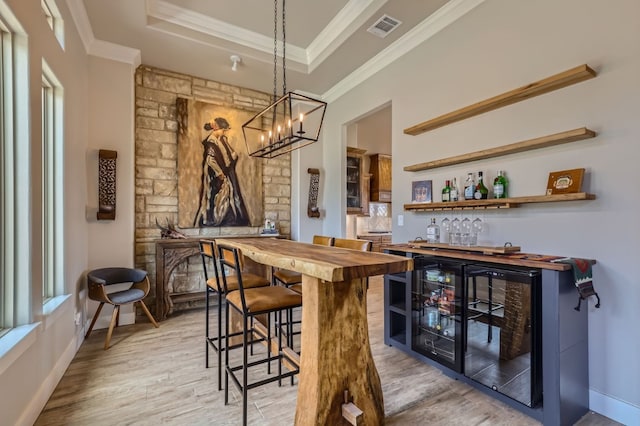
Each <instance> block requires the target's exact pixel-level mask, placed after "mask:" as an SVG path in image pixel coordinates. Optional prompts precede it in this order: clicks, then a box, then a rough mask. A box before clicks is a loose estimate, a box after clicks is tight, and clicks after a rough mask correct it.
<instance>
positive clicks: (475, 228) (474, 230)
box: [471, 217, 484, 245]
mask: <svg viewBox="0 0 640 426" xmlns="http://www.w3.org/2000/svg"><path fill="white" fill-rule="evenodd" d="M483 227H484V223H483V222H482V220H480V218H479V217H476V218H475V219H474V220H473V222H471V234H472V235H473V245H477V244H478V234H479V233H481V232H482V228H483Z"/></svg>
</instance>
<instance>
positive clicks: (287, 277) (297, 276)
mask: <svg viewBox="0 0 640 426" xmlns="http://www.w3.org/2000/svg"><path fill="white" fill-rule="evenodd" d="M334 240H335V238H333V237H325V236H324V235H314V236H313V244H317V245H320V246H332V245H333V241H334ZM272 277H273V283H274V284H278V282H279V283H280V284H282V285H284V286H285V287H290V288H291V290H293V291H295V292H297V293H300V294H302V284H301V283H302V274H301V273H300V272H295V271H289V270H287V269H277V270H274V271H273V273H272Z"/></svg>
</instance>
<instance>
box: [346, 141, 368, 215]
mask: <svg viewBox="0 0 640 426" xmlns="http://www.w3.org/2000/svg"><path fill="white" fill-rule="evenodd" d="M365 152H367V151H366V150H365V149H359V148H354V147H350V146H348V147H347V213H348V214H368V213H369V206H368V203H367V201H368V200H367V199H368V195H369V194H365V185H366V182H365V173H364V161H363V160H364V153H365ZM365 209H366V210H365Z"/></svg>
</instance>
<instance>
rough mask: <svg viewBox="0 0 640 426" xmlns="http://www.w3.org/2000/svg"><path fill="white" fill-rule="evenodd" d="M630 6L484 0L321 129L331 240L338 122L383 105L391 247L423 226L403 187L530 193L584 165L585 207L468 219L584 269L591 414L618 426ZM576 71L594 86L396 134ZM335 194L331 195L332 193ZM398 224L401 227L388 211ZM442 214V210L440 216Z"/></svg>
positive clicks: (639, 106)
mask: <svg viewBox="0 0 640 426" xmlns="http://www.w3.org/2000/svg"><path fill="white" fill-rule="evenodd" d="M638 16H640V2H638V1H636V0H620V1H616V2H615V4H613V3H611V2H603V1H600V0H563V1H557V0H541V1H536V2H524V1H512V0H487V1H485V2H484V3H483V4H481V5H480V6H479V7H477V8H476V9H474V10H473V11H471V12H470V13H468V14H467V15H465V16H463V17H462V18H460V19H459V20H458V21H457V22H455V23H454V24H453V25H451V26H450V27H448V28H446V29H444V30H443V31H441V32H440V33H438V34H436V35H435V36H434V37H432V38H431V39H430V40H428V41H427V42H425V43H424V44H423V45H421V46H419V47H418V48H416V49H414V50H413V51H411V52H410V53H408V54H407V55H405V56H404V57H402V58H401V59H400V60H398V61H396V62H395V63H393V64H392V65H390V66H389V67H387V68H386V69H384V70H382V71H380V72H378V73H377V74H376V75H374V76H373V77H371V78H370V79H368V80H367V81H366V82H364V83H362V84H361V85H359V86H358V87H356V88H355V89H353V90H351V91H350V92H349V93H347V94H346V95H344V96H342V97H341V98H340V99H338V100H337V101H335V102H332V103H330V104H329V106H328V107H327V113H326V117H325V123H324V130H323V138H322V143H323V154H324V169H325V170H326V174H327V184H326V185H325V187H324V188H321V189H323V191H324V192H323V193H324V199H325V205H326V209H327V216H326V219H325V225H324V232H325V233H326V234H331V235H340V234H341V233H342V231H343V223H344V219H343V218H344V214H345V210H346V209H345V205H344V204H345V203H344V201H343V199H344V189H343V188H344V187H345V183H344V179H345V178H344V173H343V164H342V162H340V161H335V160H334V159H333V158H331V153H333V152H342V151H343V150H344V146H345V145H346V139H345V135H344V125H345V124H346V123H350V122H352V120H354V119H356V118H358V117H360V116H361V115H362V114H365V113H366V112H368V111H370V110H372V109H374V108H376V107H378V106H381V105H384V104H385V103H387V102H388V101H391V104H392V132H393V133H392V139H393V147H392V155H393V165H394V167H393V215H394V228H393V241H394V242H404V241H407V240H410V239H413V238H415V237H416V236H418V235H420V236H423V237H424V234H425V228H426V226H427V220H428V219H429V218H431V217H432V216H435V217H438V218H439V219H442V218H443V217H444V216H445V215H444V214H428V213H410V212H404V211H403V207H402V206H403V204H404V203H407V202H410V190H409V188H410V185H411V181H413V180H421V179H431V180H433V182H434V191H435V192H436V193H437V192H438V191H439V189H440V188H441V186H442V184H443V183H444V180H445V179H450V178H452V177H453V176H457V177H458V179H460V178H462V177H463V176H464V175H466V172H467V171H474V172H477V171H478V170H483V171H484V172H485V174H487V175H488V176H490V177H491V178H493V176H495V174H496V171H497V170H498V169H503V170H506V172H507V175H508V177H509V179H510V182H511V187H510V190H511V195H513V196H524V195H541V194H543V193H544V191H545V188H546V183H547V177H548V174H549V172H551V171H556V170H564V169H572V168H578V167H585V168H586V169H587V177H586V179H585V183H584V185H583V189H584V190H586V191H590V192H593V193H595V194H596V195H597V200H595V201H585V202H568V203H557V204H542V205H527V206H523V207H521V208H518V209H511V210H506V211H489V212H486V213H482V212H477V213H470V214H469V215H470V216H473V217H475V216H480V217H481V218H483V219H484V220H485V221H486V222H487V223H488V225H489V230H488V232H487V233H486V234H485V235H483V236H482V240H483V242H484V243H488V244H493V245H501V244H503V243H504V242H505V241H511V242H513V243H514V244H517V245H520V246H522V248H523V250H524V251H527V252H532V253H545V254H555V255H563V256H574V257H586V258H593V259H596V260H597V262H598V263H597V265H595V267H594V271H593V272H594V283H595V287H596V289H597V290H598V292H599V294H600V296H601V299H602V307H601V308H600V309H595V307H594V304H593V303H592V302H590V303H589V304H588V306H584V307H583V309H588V311H589V339H590V343H589V357H590V369H589V374H590V388H591V399H590V407H591V409H593V410H595V411H598V412H600V413H602V414H604V415H606V416H609V417H611V418H613V419H616V420H618V421H620V422H623V423H626V424H638V419H639V418H640V381H639V380H638V379H637V378H638V377H640V358H638V356H637V354H638V353H639V352H640V331H639V330H640V329H638V328H637V327H636V325H635V324H636V323H637V321H638V316H639V314H638V312H639V311H638V309H637V304H638V301H640V286H638V285H637V283H638V281H637V275H638V273H637V270H636V269H637V267H636V265H635V262H636V261H637V259H638V258H640V256H639V253H638V251H639V249H638V246H637V244H635V241H636V240H637V239H638V237H640V231H639V228H640V225H639V222H638V219H637V217H638V211H640V198H638V197H636V196H635V195H634V183H633V182H634V181H635V177H636V176H635V174H636V173H635V171H636V168H637V160H638V151H639V149H638V140H639V139H640V131H639V130H638V111H640V84H638V76H639V75H640V25H638ZM584 63H587V64H589V65H590V66H591V67H592V68H594V69H595V70H596V71H597V72H598V76H597V77H596V78H595V79H592V80H588V81H586V82H582V83H579V84H577V85H573V86H570V87H567V88H564V89H561V90H558V91H555V92H552V93H549V94H546V95H543V96H539V97H536V98H533V99H530V100H527V101H525V102H521V103H518V104H515V105H512V106H509V107H505V108H502V109H499V110H496V111H492V112H489V113H486V114H483V115H480V116H477V117H474V118H470V119H467V120H465V121H462V122H458V123H455V124H452V125H449V126H446V127H442V128H439V129H436V130H434V131H431V132H428V133H424V134H421V135H419V136H408V135H405V134H404V133H403V132H402V130H403V129H404V128H406V127H409V126H412V125H415V124H417V123H420V122H422V121H425V120H427V119H430V118H433V117H436V116H438V115H441V114H444V113H447V112H450V111H452V110H454V109H457V108H461V107H464V106H467V105H469V104H471V103H474V102H477V101H481V100H483V99H486V98H488V97H491V96H494V95H497V94H500V93H503V92H505V91H508V90H511V89H514V88H516V87H519V86H522V85H524V84H528V83H531V82H534V81H537V80H540V79H542V78H545V77H548V76H550V75H553V74H555V73H558V72H561V71H564V70H566V69H569V68H572V67H574V66H577V65H580V64H584ZM582 126H587V127H589V128H590V129H593V130H595V131H596V132H598V137H597V138H595V139H590V140H586V141H581V142H576V143H573V144H567V145H561V146H558V147H553V148H545V149H541V150H537V151H530V152H526V153H521V154H515V155H511V156H506V157H501V158H495V159H490V160H485V161H478V162H474V163H468V164H464V165H458V166H451V167H447V168H441V169H436V170H431V171H424V172H415V173H410V172H404V171H403V169H402V168H403V167H404V166H407V165H411V164H416V163H420V162H425V161H429V160H435V159H439V158H444V157H448V156H452V155H458V154H463V153H466V152H471V151H475V150H479V149H483V148H489V147H494V146H500V145H505V144H509V143H513V142H518V141H521V140H526V139H530V138H535V137H539V136H544V135H548V134H552V133H556V132H560V131H564V130H569V129H574V128H578V127H582ZM336 188H340V191H338V190H336ZM398 215H404V219H405V220H404V226H402V227H399V226H397V216H398ZM450 216H451V215H450Z"/></svg>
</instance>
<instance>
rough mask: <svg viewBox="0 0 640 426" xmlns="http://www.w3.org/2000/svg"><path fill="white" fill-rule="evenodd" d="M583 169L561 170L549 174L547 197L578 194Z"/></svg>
mask: <svg viewBox="0 0 640 426" xmlns="http://www.w3.org/2000/svg"><path fill="white" fill-rule="evenodd" d="M583 177H584V169H571V170H561V171H558V172H551V173H549V181H548V182H547V195H552V194H571V193H576V192H580V188H581V187H582V178H583Z"/></svg>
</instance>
